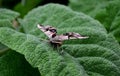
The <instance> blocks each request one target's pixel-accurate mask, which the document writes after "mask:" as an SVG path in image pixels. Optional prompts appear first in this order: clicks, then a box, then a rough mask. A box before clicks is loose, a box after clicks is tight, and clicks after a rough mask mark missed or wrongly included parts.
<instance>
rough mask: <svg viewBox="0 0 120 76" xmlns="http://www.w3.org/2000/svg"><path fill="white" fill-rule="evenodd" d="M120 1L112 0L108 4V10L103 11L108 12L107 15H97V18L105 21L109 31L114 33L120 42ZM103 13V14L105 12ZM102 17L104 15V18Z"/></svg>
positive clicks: (102, 21)
mask: <svg viewBox="0 0 120 76" xmlns="http://www.w3.org/2000/svg"><path fill="white" fill-rule="evenodd" d="M119 4H120V1H119V0H115V1H111V2H110V3H109V4H108V6H106V11H105V12H103V13H106V17H104V16H103V15H99V14H98V16H96V19H98V20H99V21H101V23H103V24H104V25H105V26H106V28H107V30H108V32H110V33H113V34H114V36H115V37H116V39H117V40H118V41H119V42H120V26H119V25H120V16H119V15H120V6H119ZM103 13H101V14H103ZM100 17H104V20H102V19H101V18H100Z"/></svg>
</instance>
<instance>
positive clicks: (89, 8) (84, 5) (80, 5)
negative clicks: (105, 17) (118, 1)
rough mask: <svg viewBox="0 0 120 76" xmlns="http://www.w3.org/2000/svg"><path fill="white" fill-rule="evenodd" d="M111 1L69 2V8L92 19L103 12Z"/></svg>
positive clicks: (86, 0) (84, 0) (83, 0)
mask: <svg viewBox="0 0 120 76" xmlns="http://www.w3.org/2000/svg"><path fill="white" fill-rule="evenodd" d="M109 1H112V0H69V2H70V3H69V6H70V7H71V8H72V9H73V10H75V11H78V12H84V13H86V14H88V15H90V16H92V17H95V16H96V14H99V13H100V12H104V11H105V7H106V5H107V4H108V2H109Z"/></svg>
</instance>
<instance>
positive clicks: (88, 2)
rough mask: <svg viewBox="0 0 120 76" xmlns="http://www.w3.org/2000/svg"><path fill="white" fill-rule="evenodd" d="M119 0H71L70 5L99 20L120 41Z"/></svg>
mask: <svg viewBox="0 0 120 76" xmlns="http://www.w3.org/2000/svg"><path fill="white" fill-rule="evenodd" d="M119 4H120V1H119V0H99V1H98V0H70V3H69V6H70V7H71V8H72V9H73V10H75V11H78V12H84V13H86V14H88V15H90V16H92V17H94V18H95V19H97V20H99V21H100V22H101V23H102V24H103V25H104V26H105V27H106V29H107V30H108V32H109V33H113V34H114V36H115V37H116V39H117V40H118V41H119V42H120V26H119V24H120V18H119V14H120V6H119Z"/></svg>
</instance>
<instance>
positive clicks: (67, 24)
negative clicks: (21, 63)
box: [0, 4, 120, 76]
mask: <svg viewBox="0 0 120 76" xmlns="http://www.w3.org/2000/svg"><path fill="white" fill-rule="evenodd" d="M51 10H52V11H51ZM38 23H39V24H43V25H52V26H54V27H56V28H58V34H62V33H66V32H78V33H80V34H81V35H85V36H89V38H88V39H85V40H68V41H65V42H64V44H63V45H62V46H61V47H60V49H53V47H51V46H50V44H49V43H47V42H46V41H44V40H41V39H45V40H47V37H46V36H45V35H44V33H43V32H41V31H40V30H39V29H38V28H37V24H38ZM21 25H22V26H23V27H24V31H25V33H20V32H17V31H15V30H12V29H10V28H5V27H3V28H0V42H2V43H3V44H4V45H6V46H8V47H9V48H11V49H13V50H16V51H17V52H19V53H21V54H23V55H25V58H26V60H27V61H28V62H29V63H30V64H31V65H32V66H33V67H37V68H38V69H39V72H40V73H41V75H43V76H119V75H120V57H119V56H120V47H119V44H118V43H117V42H116V40H115V39H114V37H113V36H112V35H110V34H107V32H106V30H105V28H104V27H103V25H101V24H100V23H99V22H98V21H96V20H94V19H93V18H91V17H89V16H87V15H85V14H83V13H77V12H74V11H72V10H71V9H69V8H68V7H66V6H63V5H59V4H48V5H45V6H41V7H38V8H35V9H33V10H32V11H31V12H29V13H28V14H27V15H26V16H25V17H24V19H23V20H22V21H21ZM62 50H63V51H64V52H63V54H60V53H59V52H57V51H62ZM96 69H97V70H96Z"/></svg>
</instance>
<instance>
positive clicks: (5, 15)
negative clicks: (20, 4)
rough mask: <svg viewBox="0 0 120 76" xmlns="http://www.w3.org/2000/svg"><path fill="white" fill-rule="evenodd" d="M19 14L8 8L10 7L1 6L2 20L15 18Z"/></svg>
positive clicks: (0, 16)
mask: <svg viewBox="0 0 120 76" xmlns="http://www.w3.org/2000/svg"><path fill="white" fill-rule="evenodd" d="M18 16H19V13H17V12H14V11H11V10H8V9H3V8H0V20H1V19H2V20H3V19H9V20H10V21H12V20H14V19H15V18H17V17H18Z"/></svg>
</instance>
